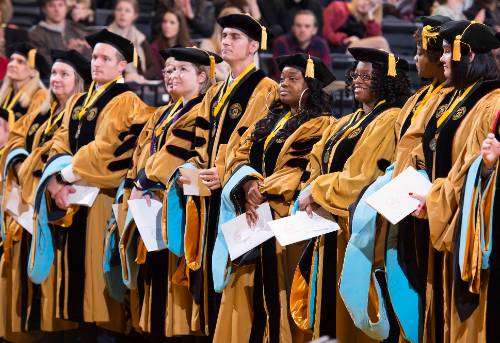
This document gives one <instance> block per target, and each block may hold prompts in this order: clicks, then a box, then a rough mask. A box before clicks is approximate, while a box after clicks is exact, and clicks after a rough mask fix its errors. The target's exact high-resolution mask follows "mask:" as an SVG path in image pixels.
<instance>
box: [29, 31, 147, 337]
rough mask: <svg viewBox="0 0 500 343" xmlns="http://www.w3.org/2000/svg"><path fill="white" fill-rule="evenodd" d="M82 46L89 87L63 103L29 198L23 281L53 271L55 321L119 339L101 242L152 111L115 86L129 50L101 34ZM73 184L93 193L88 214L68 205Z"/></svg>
mask: <svg viewBox="0 0 500 343" xmlns="http://www.w3.org/2000/svg"><path fill="white" fill-rule="evenodd" d="M86 39H87V41H88V42H89V44H90V45H91V46H92V47H93V55H92V56H93V58H92V61H91V69H92V79H93V82H92V84H91V85H90V88H89V90H88V92H86V93H80V94H76V95H74V96H73V97H72V98H71V99H69V100H68V102H67V104H66V113H65V115H64V117H63V119H62V124H61V127H60V129H59V130H57V132H56V134H55V135H54V137H53V143H52V146H51V150H50V153H49V160H48V162H47V163H46V165H45V169H44V172H43V175H42V178H41V181H40V184H39V186H38V188H37V192H36V194H35V204H34V205H35V227H34V235H33V237H34V239H33V240H32V245H31V251H30V259H29V265H28V275H29V276H30V278H31V280H32V281H33V282H35V283H40V282H43V281H44V280H45V279H46V277H47V276H48V273H49V271H50V269H51V267H52V264H53V263H55V269H56V272H57V279H58V285H57V286H58V287H57V290H56V299H57V304H56V305H57V316H58V318H61V319H67V320H72V321H77V322H86V323H91V324H94V323H95V324H97V325H99V326H102V327H105V328H107V329H111V330H114V331H119V332H120V331H125V330H126V324H127V321H126V318H125V317H124V312H123V308H122V305H120V304H119V303H118V302H116V301H114V300H113V299H111V297H110V296H109V294H108V292H107V290H106V287H105V281H104V275H103V272H102V259H103V242H104V235H105V231H106V224H107V220H108V219H109V217H110V214H111V204H112V202H113V197H114V195H115V193H116V188H117V187H118V185H119V184H120V181H121V179H123V178H124V177H125V174H126V171H127V168H128V166H129V164H130V161H131V157H132V148H133V146H134V144H135V141H136V139H137V136H138V135H139V133H140V131H141V129H142V127H143V126H144V124H145V123H146V122H147V120H148V119H149V118H150V116H151V113H152V108H150V107H149V106H147V105H145V104H144V103H143V102H142V101H141V100H140V99H139V97H138V96H137V95H135V94H134V93H133V92H131V91H130V90H129V88H128V86H126V85H125V84H124V83H123V78H122V72H123V70H124V69H125V67H126V65H127V64H128V63H131V62H133V61H134V55H135V54H134V48H133V44H132V43H131V42H130V41H128V40H126V39H124V38H122V37H120V36H118V35H115V34H113V33H110V32H109V31H107V30H102V31H100V32H98V33H96V34H94V35H91V36H88V37H86ZM76 182H78V183H84V184H88V185H93V186H96V187H98V188H99V194H98V195H97V197H96V199H95V201H94V202H93V204H92V205H91V206H90V207H85V206H75V205H70V204H69V194H71V193H72V192H74V191H75V190H74V188H73V186H72V184H74V183H76ZM48 195H50V198H49V196H48ZM49 220H50V222H51V223H52V224H53V225H52V228H51V227H50V226H49ZM52 236H53V237H54V239H53V240H52ZM93 327H94V326H93V325H89V329H90V330H92V328H93Z"/></svg>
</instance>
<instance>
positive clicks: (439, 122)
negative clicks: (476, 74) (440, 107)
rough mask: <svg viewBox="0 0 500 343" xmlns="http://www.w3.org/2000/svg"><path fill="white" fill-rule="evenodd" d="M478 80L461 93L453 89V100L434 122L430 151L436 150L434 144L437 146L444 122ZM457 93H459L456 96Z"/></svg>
mask: <svg viewBox="0 0 500 343" xmlns="http://www.w3.org/2000/svg"><path fill="white" fill-rule="evenodd" d="M477 82H478V81H476V82H474V83H473V84H471V85H470V86H469V87H467V88H466V89H465V90H464V91H463V92H462V93H461V94H460V91H458V92H457V91H455V94H454V95H453V99H454V100H453V101H452V102H451V103H450V105H449V106H448V107H447V108H446V110H445V111H444V112H443V114H441V115H440V116H439V118H436V119H437V123H436V132H435V133H434V138H432V140H431V141H430V143H429V148H430V149H431V151H436V146H437V139H438V137H439V133H440V132H441V130H442V129H443V127H445V124H446V123H447V122H448V120H449V118H450V114H451V113H453V112H454V110H455V108H456V107H457V106H458V104H459V103H461V102H462V101H463V100H464V99H465V97H466V96H467V95H468V94H469V93H470V91H471V90H472V89H473V88H474V86H475V85H476V84H477ZM457 95H459V96H458V97H457Z"/></svg>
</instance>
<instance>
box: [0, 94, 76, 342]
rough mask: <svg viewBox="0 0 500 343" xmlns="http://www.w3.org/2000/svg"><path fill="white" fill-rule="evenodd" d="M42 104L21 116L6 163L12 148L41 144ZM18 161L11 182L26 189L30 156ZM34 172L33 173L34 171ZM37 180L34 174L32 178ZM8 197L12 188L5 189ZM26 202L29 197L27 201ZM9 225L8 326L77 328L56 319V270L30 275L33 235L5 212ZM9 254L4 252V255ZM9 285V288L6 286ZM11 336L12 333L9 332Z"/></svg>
mask: <svg viewBox="0 0 500 343" xmlns="http://www.w3.org/2000/svg"><path fill="white" fill-rule="evenodd" d="M46 100H47V101H46V102H44V103H42V104H41V105H40V104H39V107H38V108H34V107H33V106H31V108H32V111H33V112H30V113H27V114H25V115H24V116H23V117H22V118H21V119H19V120H18V121H17V122H16V123H14V126H13V128H12V131H11V132H10V136H9V140H8V142H7V144H6V146H5V150H4V152H5V155H3V157H4V158H3V159H2V161H1V163H2V166H3V165H4V164H5V158H6V156H7V154H8V152H10V151H12V150H13V149H16V148H22V149H26V150H27V151H28V152H31V151H32V149H33V147H34V146H36V145H37V144H38V138H39V137H40V135H41V131H42V132H43V128H44V124H45V121H46V120H47V118H48V99H46ZM14 163H21V167H20V168H19V170H18V172H17V173H15V172H14V170H13V167H10V168H9V172H8V175H7V177H6V178H5V179H6V180H7V183H10V182H14V183H19V185H20V186H21V189H22V190H23V188H22V187H23V186H24V184H23V182H21V180H22V178H21V175H23V174H22V170H23V168H24V167H25V163H26V160H24V161H22V160H17V161H14ZM30 174H31V173H30ZM32 180H36V178H35V177H33V176H31V178H30V179H29V182H30V183H31V182H32ZM5 195H6V197H8V190H7V192H6V193H5ZM25 202H26V201H25ZM3 217H4V219H5V220H6V224H7V226H8V229H7V233H8V235H13V236H14V237H9V240H11V239H13V240H14V242H15V244H14V245H13V246H12V250H11V251H9V257H10V258H9V261H8V262H6V261H3V262H2V266H3V267H2V269H3V270H2V272H1V275H2V280H1V286H0V287H1V291H0V292H1V293H2V294H9V295H10V296H9V297H5V299H4V302H5V303H7V302H8V303H10V305H11V306H10V310H9V311H10V315H8V316H7V318H5V320H1V321H2V322H3V323H4V325H6V327H9V326H10V328H9V329H8V330H10V331H12V332H21V331H25V330H37V329H39V330H43V331H57V330H65V329H73V328H75V327H76V326H75V324H74V323H71V322H67V321H63V320H60V319H56V311H55V310H56V307H55V273H54V271H52V272H51V273H50V275H49V278H48V279H47V280H46V281H45V282H44V283H42V284H41V285H34V284H33V283H31V281H30V280H29V279H28V278H27V275H26V269H27V259H28V254H29V246H30V244H31V235H30V234H29V233H28V232H26V231H25V230H23V229H22V228H21V226H20V225H19V224H18V223H17V222H15V221H14V220H13V219H12V218H11V217H10V216H9V215H8V214H7V213H4V215H3ZM4 257H5V256H2V258H3V259H4ZM7 285H8V286H9V287H10V288H9V289H6V288H4V287H5V286H7ZM7 337H9V335H7Z"/></svg>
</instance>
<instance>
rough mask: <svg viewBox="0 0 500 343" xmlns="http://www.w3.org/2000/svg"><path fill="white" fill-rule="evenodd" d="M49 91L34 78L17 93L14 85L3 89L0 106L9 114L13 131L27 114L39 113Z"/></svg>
mask: <svg viewBox="0 0 500 343" xmlns="http://www.w3.org/2000/svg"><path fill="white" fill-rule="evenodd" d="M47 96H48V92H47V89H46V88H45V86H44V85H43V83H42V81H41V80H40V78H38V77H34V78H32V79H31V80H29V81H28V82H27V83H26V84H24V85H23V86H22V87H21V89H19V90H18V91H17V92H16V91H15V90H14V88H13V87H12V83H11V84H10V85H9V86H8V87H5V88H2V92H1V94H0V99H1V100H0V104H1V107H2V109H4V110H6V111H7V112H9V127H10V128H11V129H12V128H13V127H14V126H13V125H14V123H15V122H16V121H18V120H19V119H20V118H21V117H23V116H24V115H25V114H26V113H32V112H33V111H37V110H38V109H39V108H40V107H41V106H42V104H43V103H44V102H45V101H46V99H47Z"/></svg>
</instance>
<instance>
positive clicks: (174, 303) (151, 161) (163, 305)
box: [122, 95, 203, 337]
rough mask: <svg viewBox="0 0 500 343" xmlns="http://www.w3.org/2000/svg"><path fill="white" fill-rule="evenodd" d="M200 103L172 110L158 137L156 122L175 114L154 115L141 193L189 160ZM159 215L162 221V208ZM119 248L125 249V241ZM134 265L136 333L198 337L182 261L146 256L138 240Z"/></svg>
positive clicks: (197, 100)
mask: <svg viewBox="0 0 500 343" xmlns="http://www.w3.org/2000/svg"><path fill="white" fill-rule="evenodd" d="M202 99H203V95H201V96H198V97H196V98H194V99H192V100H190V101H189V102H187V103H186V104H184V105H183V106H182V107H181V108H180V109H178V110H176V111H175V112H174V113H177V114H176V116H175V117H174V119H173V120H175V121H173V122H171V123H170V124H167V125H166V126H165V127H164V129H163V130H161V133H160V132H159V131H158V132H157V130H159V126H160V124H161V123H162V122H163V121H160V119H164V118H163V117H165V116H167V115H168V114H170V111H173V110H175V108H173V107H174V106H168V107H163V108H159V109H158V110H157V113H158V112H159V113H160V116H157V115H156V114H155V117H156V118H158V120H157V121H156V123H155V125H152V126H151V128H152V130H151V135H149V137H150V139H149V141H148V143H147V144H145V146H146V145H147V146H148V151H147V153H145V154H146V155H148V157H147V159H144V163H143V165H142V168H140V170H139V171H138V175H137V176H136V179H135V181H136V182H137V183H139V184H141V187H144V188H146V189H148V188H150V186H153V185H155V184H163V185H164V184H166V183H167V181H168V180H169V179H170V176H171V174H172V173H173V172H174V171H175V170H176V169H177V167H179V166H180V165H182V164H183V163H185V162H186V161H187V160H188V159H189V158H191V157H192V156H193V151H194V130H195V122H196V118H197V117H198V113H199V109H200V104H201V101H202ZM177 116H178V118H177ZM176 118H177V119H176ZM155 133H157V134H158V136H156V134H155ZM153 135H155V136H153ZM141 155H142V154H141ZM155 194H156V196H158V197H159V199H160V200H163V191H155ZM163 210H164V213H163V216H165V211H166V207H165V206H164V208H163ZM132 233H133V231H131V230H129V232H128V233H127V234H128V235H129V236H131V235H132ZM122 244H126V239H124V240H122ZM136 261H137V263H139V264H141V280H140V282H142V286H141V292H140V293H141V296H140V304H141V308H140V322H139V327H140V328H141V330H143V331H145V332H149V333H153V334H155V335H161V336H166V337H172V336H183V335H193V334H200V332H199V328H198V327H196V326H193V325H192V323H193V322H196V318H197V316H198V312H199V308H198V307H199V306H198V305H196V304H195V303H193V298H192V296H191V294H190V293H189V284H188V280H187V278H186V275H185V274H186V266H185V264H183V263H181V259H180V258H179V257H177V256H175V255H174V254H172V253H171V252H170V251H168V250H162V251H157V252H147V251H146V248H145V246H144V244H143V242H142V240H141V239H140V238H138V249H137V258H136ZM158 271H162V272H160V273H159V272H158Z"/></svg>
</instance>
